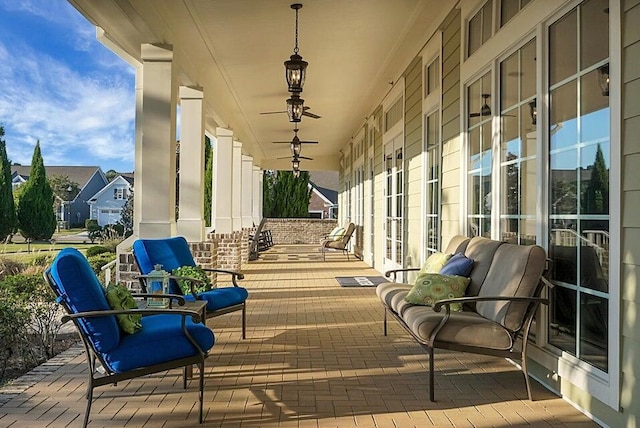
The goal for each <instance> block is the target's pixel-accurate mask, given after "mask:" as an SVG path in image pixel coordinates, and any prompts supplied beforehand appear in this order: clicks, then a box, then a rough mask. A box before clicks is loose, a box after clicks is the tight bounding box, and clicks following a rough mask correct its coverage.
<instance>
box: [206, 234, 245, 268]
mask: <svg viewBox="0 0 640 428" xmlns="http://www.w3.org/2000/svg"><path fill="white" fill-rule="evenodd" d="M242 236H243V235H242V231H234V232H231V233H212V234H210V235H209V237H208V240H209V241H212V242H215V243H216V245H217V255H218V257H217V259H218V268H220V269H228V270H236V271H239V270H241V269H242Z"/></svg>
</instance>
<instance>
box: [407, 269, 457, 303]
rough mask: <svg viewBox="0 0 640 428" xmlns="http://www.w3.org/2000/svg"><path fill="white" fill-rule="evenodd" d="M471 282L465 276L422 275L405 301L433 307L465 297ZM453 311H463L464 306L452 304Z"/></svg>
mask: <svg viewBox="0 0 640 428" xmlns="http://www.w3.org/2000/svg"><path fill="white" fill-rule="evenodd" d="M469 281H470V279H469V278H466V277H464V276H455V275H440V274H437V273H421V274H419V275H418V278H416V283H415V284H414V286H413V288H411V290H410V291H409V293H408V294H407V296H406V297H405V298H404V300H406V301H407V302H409V303H413V304H414V305H426V306H433V305H434V304H435V303H437V302H438V301H440V300H445V299H453V298H455V297H463V296H464V292H465V291H466V289H467V286H468V285H469ZM451 310H452V311H461V310H462V304H460V303H454V304H452V305H451Z"/></svg>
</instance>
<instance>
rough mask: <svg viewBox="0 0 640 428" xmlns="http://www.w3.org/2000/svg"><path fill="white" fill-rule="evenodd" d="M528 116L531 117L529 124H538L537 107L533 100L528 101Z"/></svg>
mask: <svg viewBox="0 0 640 428" xmlns="http://www.w3.org/2000/svg"><path fill="white" fill-rule="evenodd" d="M529 114H530V115H531V124H532V125H536V124H537V123H538V107H537V104H536V100H535V99H534V100H533V101H529Z"/></svg>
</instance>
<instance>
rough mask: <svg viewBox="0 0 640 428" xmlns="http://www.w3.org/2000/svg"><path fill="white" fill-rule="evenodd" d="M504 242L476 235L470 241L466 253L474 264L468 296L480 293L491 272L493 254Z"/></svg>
mask: <svg viewBox="0 0 640 428" xmlns="http://www.w3.org/2000/svg"><path fill="white" fill-rule="evenodd" d="M502 244H503V243H502V242H500V241H493V240H491V239H487V238H483V237H481V236H476V237H475V238H472V239H471V240H470V241H469V245H467V249H466V250H465V252H464V255H465V256H467V257H468V258H470V259H472V260H473V261H474V264H473V270H472V271H471V275H470V278H471V282H470V283H469V287H467V296H477V295H478V292H479V291H480V287H482V284H483V283H484V279H485V277H486V276H487V272H489V267H490V266H491V262H493V256H494V254H495V252H496V250H497V249H498V247H500V245H502Z"/></svg>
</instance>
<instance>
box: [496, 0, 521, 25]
mask: <svg viewBox="0 0 640 428" xmlns="http://www.w3.org/2000/svg"><path fill="white" fill-rule="evenodd" d="M519 3H520V0H502V1H501V2H500V17H501V19H500V26H501V27H502V26H503V25H504V24H506V23H507V22H509V20H510V19H511V18H513V17H514V16H515V15H516V13H518V11H519V10H520V4H519Z"/></svg>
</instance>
